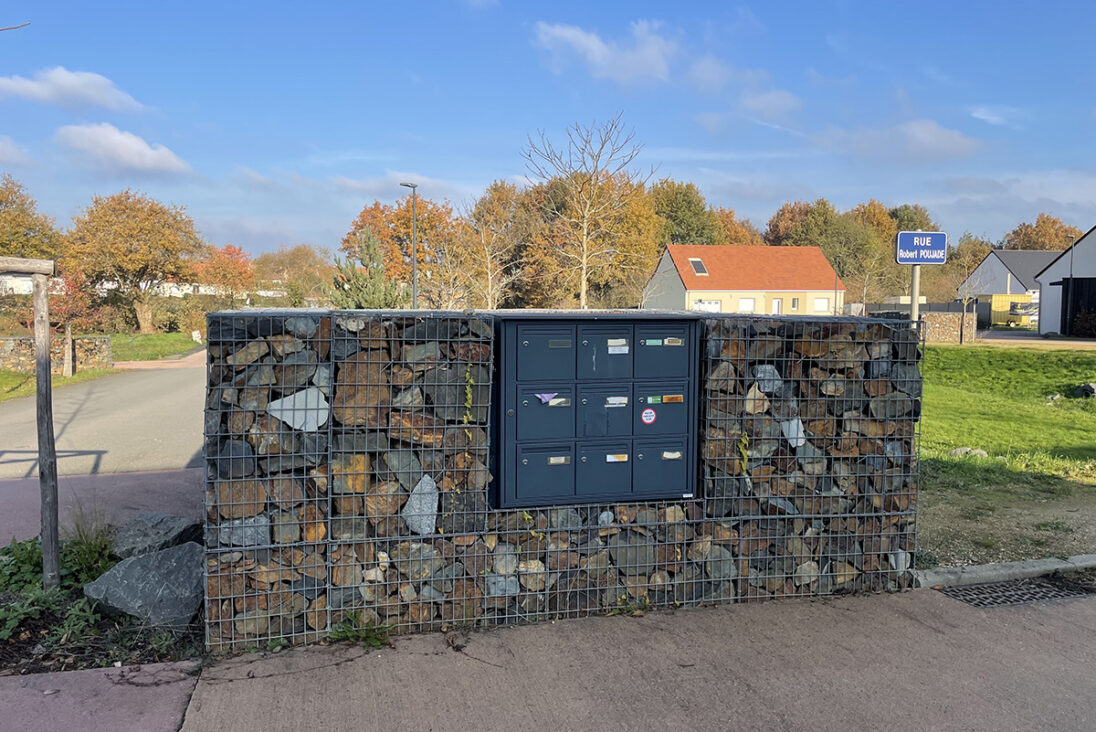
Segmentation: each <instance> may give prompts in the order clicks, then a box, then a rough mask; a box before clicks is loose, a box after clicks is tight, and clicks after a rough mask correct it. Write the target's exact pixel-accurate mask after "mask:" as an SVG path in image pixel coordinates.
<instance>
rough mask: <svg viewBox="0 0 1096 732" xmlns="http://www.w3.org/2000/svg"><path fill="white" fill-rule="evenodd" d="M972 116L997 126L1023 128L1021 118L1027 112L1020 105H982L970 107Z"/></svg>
mask: <svg viewBox="0 0 1096 732" xmlns="http://www.w3.org/2000/svg"><path fill="white" fill-rule="evenodd" d="M970 116H971V117H973V118H974V119H976V120H980V121H982V122H985V123H986V124H989V125H994V126H995V127H1012V128H1013V129H1017V130H1018V129H1021V126H1020V120H1022V119H1023V118H1024V117H1026V116H1027V112H1026V111H1025V110H1023V109H1020V108H1019V107H1006V106H990V105H980V106H977V107H971V108H970Z"/></svg>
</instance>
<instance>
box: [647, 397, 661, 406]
mask: <svg viewBox="0 0 1096 732" xmlns="http://www.w3.org/2000/svg"><path fill="white" fill-rule="evenodd" d="M647 403H648V404H662V397H660V396H649V397H647Z"/></svg>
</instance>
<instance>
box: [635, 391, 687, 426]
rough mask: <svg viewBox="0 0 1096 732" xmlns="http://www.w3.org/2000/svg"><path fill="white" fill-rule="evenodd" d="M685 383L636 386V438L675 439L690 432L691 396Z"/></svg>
mask: <svg viewBox="0 0 1096 732" xmlns="http://www.w3.org/2000/svg"><path fill="white" fill-rule="evenodd" d="M688 387H689V382H687V381H663V382H659V383H657V384H636V386H635V401H636V403H635V406H633V407H632V414H633V415H634V419H633V423H632V429H633V431H634V433H635V435H636V437H647V436H650V435H676V434H685V433H687V432H688V431H689V418H690V417H689V415H690V413H691V411H692V410H691V409H689V402H690V401H691V399H690V394H689V391H688Z"/></svg>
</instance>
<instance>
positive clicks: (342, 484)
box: [329, 453, 370, 495]
mask: <svg viewBox="0 0 1096 732" xmlns="http://www.w3.org/2000/svg"><path fill="white" fill-rule="evenodd" d="M329 469H330V471H331V481H332V484H333V488H334V492H335V493H340V494H348V493H349V494H354V495H360V494H363V493H365V492H366V490H367V489H368V488H369V470H370V460H369V455H367V454H364V453H361V454H353V455H337V456H336V457H335V458H334V459H332V461H331V465H330V468H329Z"/></svg>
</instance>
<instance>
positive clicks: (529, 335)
mask: <svg viewBox="0 0 1096 732" xmlns="http://www.w3.org/2000/svg"><path fill="white" fill-rule="evenodd" d="M517 337H518V343H517V347H518V374H517V377H518V379H519V380H520V381H530V380H534V379H573V378H575V329H574V326H566V325H520V326H518V332H517Z"/></svg>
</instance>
